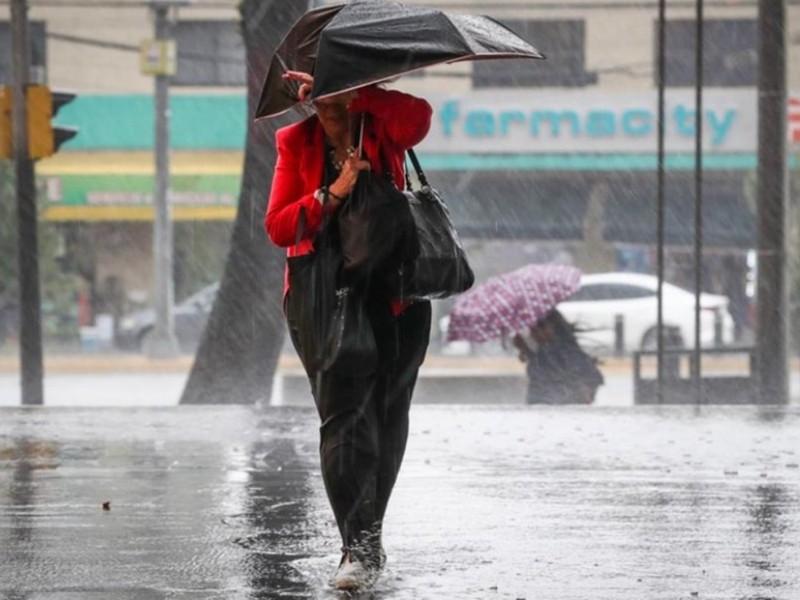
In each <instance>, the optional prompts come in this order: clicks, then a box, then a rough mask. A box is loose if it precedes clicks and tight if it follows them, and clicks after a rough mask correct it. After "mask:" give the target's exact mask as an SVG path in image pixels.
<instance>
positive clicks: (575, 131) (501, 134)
mask: <svg viewBox="0 0 800 600" xmlns="http://www.w3.org/2000/svg"><path fill="white" fill-rule="evenodd" d="M429 100H430V101H431V104H432V105H433V108H434V118H433V123H432V127H431V131H430V133H429V135H428V137H427V138H426V140H425V142H424V143H423V144H421V145H420V149H421V150H423V151H425V152H441V153H447V152H459V153H464V152H468V153H481V154H484V153H513V154H518V153H548V154H552V153H574V152H580V153H637V154H638V153H653V152H655V150H656V143H657V132H658V113H657V98H656V93H655V91H653V92H652V93H650V92H631V93H615V94H611V93H602V94H599V93H597V92H596V91H574V92H571V91H558V92H553V91H548V92H523V91H516V90H515V91H508V92H505V91H504V92H499V91H497V90H493V91H491V92H489V91H479V92H471V93H465V94H462V95H459V96H434V97H431V98H429ZM695 115H696V111H695V109H694V92H693V91H692V90H679V91H674V90H673V91H668V93H667V95H666V97H665V119H664V123H665V134H666V138H665V140H666V142H665V144H666V151H667V152H671V153H675V152H691V151H693V150H694V144H695V140H694V138H695V119H696V116H695ZM702 124H703V146H704V148H705V149H706V150H708V151H710V152H714V153H726V152H732V153H742V152H754V151H755V149H756V131H757V112H756V93H755V91H753V90H746V91H743V90H719V89H714V90H708V91H706V92H705V94H704V100H703V117H702Z"/></svg>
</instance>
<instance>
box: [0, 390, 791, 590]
mask: <svg viewBox="0 0 800 600" xmlns="http://www.w3.org/2000/svg"><path fill="white" fill-rule="evenodd" d="M798 439H800V410H798V409H796V408H780V407H777V408H776V407H771V408H758V407H737V408H725V407H719V408H707V409H706V408H704V409H696V408H693V407H665V408H658V407H638V408H620V409H612V408H608V409H603V408H598V407H594V408H583V407H574V408H572V407H560V408H559V407H555V408H547V407H529V406H513V405H505V406H497V407H486V406H441V405H440V406H434V405H424V406H417V407H415V408H414V409H413V410H412V431H411V439H410V442H409V449H408V453H407V458H406V463H405V465H404V468H403V471H402V472H401V474H400V479H399V482H398V484H397V488H396V491H395V495H394V497H393V499H392V502H391V504H390V506H389V512H388V515H387V521H386V532H385V547H386V551H387V553H388V556H389V560H388V563H387V568H386V571H385V573H384V577H383V578H382V579H381V581H380V582H379V584H378V586H377V589H376V590H375V592H374V597H375V598H385V599H387V600H388V599H406V598H407V599H420V598H431V599H433V598H436V599H445V598H446V599H451V598H456V599H458V598H476V599H483V598H503V599H505V598H510V599H517V598H525V599H527V600H533V599H547V600H549V599H559V600H566V599H575V600H579V599H580V600H586V599H602V600H607V599H608V600H612V599H613V600H624V599H631V600H634V599H635V600H643V599H664V600H666V599H669V600H673V599H676V598H687V599H691V598H701V599H702V598H718V599H726V600H730V599H737V600H756V599H760V600H766V599H775V600H778V599H780V600H795V599H797V598H800V468H798V465H799V463H800V445H798ZM105 502H108V504H107V505H106V507H105V509H104V506H103V504H104V503H105ZM338 557H339V546H338V542H337V533H336V526H335V523H334V521H333V518H332V516H331V514H330V509H329V508H328V504H327V500H326V498H325V493H324V489H323V487H322V480H321V477H320V475H319V473H318V465H317V423H316V415H315V413H314V412H313V411H312V410H311V409H307V408H294V407H280V408H270V409H266V410H265V411H263V412H260V413H259V412H256V411H252V410H249V409H246V408H238V407H237V408H229V407H209V408H162V409H54V408H46V409H16V408H5V409H2V410H0V597H5V598H10V599H15V600H16V599H19V600H22V599H26V600H39V599H47V600H55V599H58V600H67V599H69V600H73V599H82V598H98V599H100V598H103V599H116V598H119V599H122V600H133V599H137V600H138V599H142V600H144V599H148V600H149V599H153V598H192V599H194V598H200V599H206V598H208V599H210V598H232V599H234V598H235V599H238V598H242V599H251V598H252V599H256V598H265V599H266V598H336V595H335V594H333V593H332V592H330V591H329V590H328V588H327V580H328V578H329V577H330V576H331V574H332V573H333V570H334V568H335V567H336V564H337V562H338Z"/></svg>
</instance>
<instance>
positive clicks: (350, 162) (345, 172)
mask: <svg viewBox="0 0 800 600" xmlns="http://www.w3.org/2000/svg"><path fill="white" fill-rule="evenodd" d="M369 169H370V164H369V161H368V160H364V159H362V158H358V157H357V156H351V157H350V158H348V159H347V160H346V161H344V163H343V164H342V171H341V173H339V177H338V178H337V179H336V181H334V182H333V183H332V184H331V185H330V186H328V191H330V193H331V194H332V196H331V199H330V202H331V206H332V208H338V207H339V205H340V204H341V201H342V200H344V199H345V198H347V197H348V196H349V195H350V194H351V192H352V191H353V188H354V187H355V186H356V181H358V174H359V173H360V172H361V171H369ZM333 196H336V198H334V197H333ZM337 198H338V200H337Z"/></svg>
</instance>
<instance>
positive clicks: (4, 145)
mask: <svg viewBox="0 0 800 600" xmlns="http://www.w3.org/2000/svg"><path fill="white" fill-rule="evenodd" d="M11 135H12V134H11V88H9V87H6V86H0V158H11V148H12V146H13V144H12V142H11Z"/></svg>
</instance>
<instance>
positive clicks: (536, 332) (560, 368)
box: [513, 310, 604, 404]
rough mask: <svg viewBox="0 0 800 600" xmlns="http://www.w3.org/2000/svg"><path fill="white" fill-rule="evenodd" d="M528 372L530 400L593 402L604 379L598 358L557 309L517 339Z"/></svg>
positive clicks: (528, 396) (550, 402)
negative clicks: (582, 343) (584, 344)
mask: <svg viewBox="0 0 800 600" xmlns="http://www.w3.org/2000/svg"><path fill="white" fill-rule="evenodd" d="M513 343H514V346H515V347H516V348H517V349H518V350H519V356H520V360H522V361H524V362H525V364H526V367H525V368H526V372H527V375H528V390H527V394H526V401H527V403H528V404H591V403H592V402H594V399H595V394H596V392H597V388H598V387H599V386H601V385H602V384H603V382H604V379H603V374H602V373H601V372H600V369H598V367H597V360H596V359H595V358H594V357H592V356H591V355H589V354H588V353H587V352H586V351H585V350H583V348H581V347H580V345H579V343H578V340H577V338H576V336H575V332H574V328H573V327H572V326H571V325H570V324H569V323H568V322H567V321H566V319H564V317H563V316H562V315H561V313H560V312H558V311H557V310H553V311H551V312H550V313H549V314H548V315H547V317H545V318H544V319H543V320H542V321H540V322H539V323H537V324H536V325H535V326H534V327H531V330H530V332H529V335H517V336H515V337H514V340H513Z"/></svg>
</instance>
